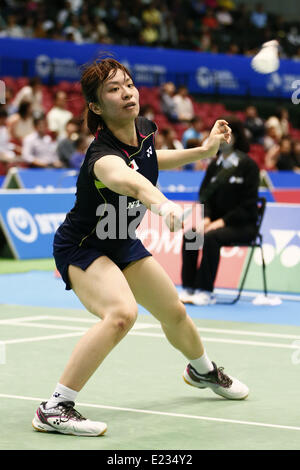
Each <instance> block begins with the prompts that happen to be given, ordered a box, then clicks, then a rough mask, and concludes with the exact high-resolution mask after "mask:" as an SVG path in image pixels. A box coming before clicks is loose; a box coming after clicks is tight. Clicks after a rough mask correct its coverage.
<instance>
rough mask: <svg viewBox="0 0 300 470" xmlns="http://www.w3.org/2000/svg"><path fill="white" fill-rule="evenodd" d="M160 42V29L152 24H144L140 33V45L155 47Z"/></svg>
mask: <svg viewBox="0 0 300 470" xmlns="http://www.w3.org/2000/svg"><path fill="white" fill-rule="evenodd" d="M158 40H159V32H158V28H157V27H156V26H154V25H153V24H152V23H144V25H143V26H142V29H141V31H140V43H141V44H144V45H146V46H155V45H156V44H157V42H158Z"/></svg>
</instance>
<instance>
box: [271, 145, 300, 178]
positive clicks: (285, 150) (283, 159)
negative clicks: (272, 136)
mask: <svg viewBox="0 0 300 470" xmlns="http://www.w3.org/2000/svg"><path fill="white" fill-rule="evenodd" d="M296 166H297V161H296V158H295V155H294V153H293V146H292V141H291V139H290V138H289V137H283V138H282V139H281V143H280V148H279V154H278V157H277V160H276V165H275V168H276V169H277V170H280V171H293V170H294V169H295V168H296Z"/></svg>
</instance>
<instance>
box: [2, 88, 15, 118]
mask: <svg viewBox="0 0 300 470" xmlns="http://www.w3.org/2000/svg"><path fill="white" fill-rule="evenodd" d="M13 100H14V93H13V91H12V89H11V88H10V87H9V86H5V104H2V105H0V108H5V110H6V111H7V114H8V116H11V115H12V114H15V113H16V112H17V110H18V109H17V108H15V106H14V105H13Z"/></svg>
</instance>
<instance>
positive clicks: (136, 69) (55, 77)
mask: <svg viewBox="0 0 300 470" xmlns="http://www.w3.org/2000/svg"><path fill="white" fill-rule="evenodd" d="M0 48H1V51H2V54H1V62H0V76H2V77H5V76H16V77H17V76H22V75H24V66H25V65H24V64H25V63H26V72H27V73H28V74H29V75H30V76H34V75H37V76H39V77H40V78H41V79H42V80H43V81H44V82H45V83H49V82H50V81H51V82H52V83H57V82H59V81H61V80H68V81H77V80H78V79H79V66H80V65H82V64H83V63H85V62H87V61H89V60H93V59H95V58H97V57H98V56H99V54H100V53H101V52H104V53H105V52H107V51H108V50H109V52H110V53H112V54H113V56H114V57H115V58H116V59H117V60H119V61H120V62H122V63H123V64H124V65H126V66H127V67H128V68H129V69H130V70H131V72H132V74H133V76H134V79H135V82H136V84H137V85H138V86H157V85H159V84H160V83H162V82H165V81H167V80H172V81H175V82H176V83H177V84H178V83H179V82H182V83H185V84H186V85H187V86H188V88H189V91H190V92H191V93H203V94H210V93H220V94H223V95H226V94H227V95H242V96H245V95H251V96H264V97H266V96H270V97H272V96H274V97H275V96H276V97H288V98H292V99H293V102H295V104H298V103H299V101H300V100H299V98H300V71H299V64H298V63H297V62H296V61H293V60H287V59H281V60H280V68H279V69H278V71H277V72H275V73H272V74H259V73H257V72H255V71H254V70H253V69H252V68H251V64H250V63H251V58H249V57H245V56H241V55H236V56H228V55H226V54H209V53H205V52H196V51H185V50H174V49H162V48H151V47H140V46H130V47H129V46H117V45H109V48H108V46H107V45H101V44H82V45H78V44H74V43H72V42H68V41H64V42H61V41H50V40H46V39H24V38H22V39H16V38H14V39H13V38H0Z"/></svg>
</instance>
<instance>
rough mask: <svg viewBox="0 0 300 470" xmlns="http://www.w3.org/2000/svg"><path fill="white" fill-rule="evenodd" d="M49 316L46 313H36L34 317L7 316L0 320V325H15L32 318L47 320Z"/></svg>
mask: <svg viewBox="0 0 300 470" xmlns="http://www.w3.org/2000/svg"><path fill="white" fill-rule="evenodd" d="M48 318H49V317H48V316H46V315H39V316H38V315H36V316H35V317H33V316H32V317H17V318H7V319H6V320H0V325H9V324H12V325H15V324H16V323H20V322H23V321H32V320H47V319H48Z"/></svg>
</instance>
